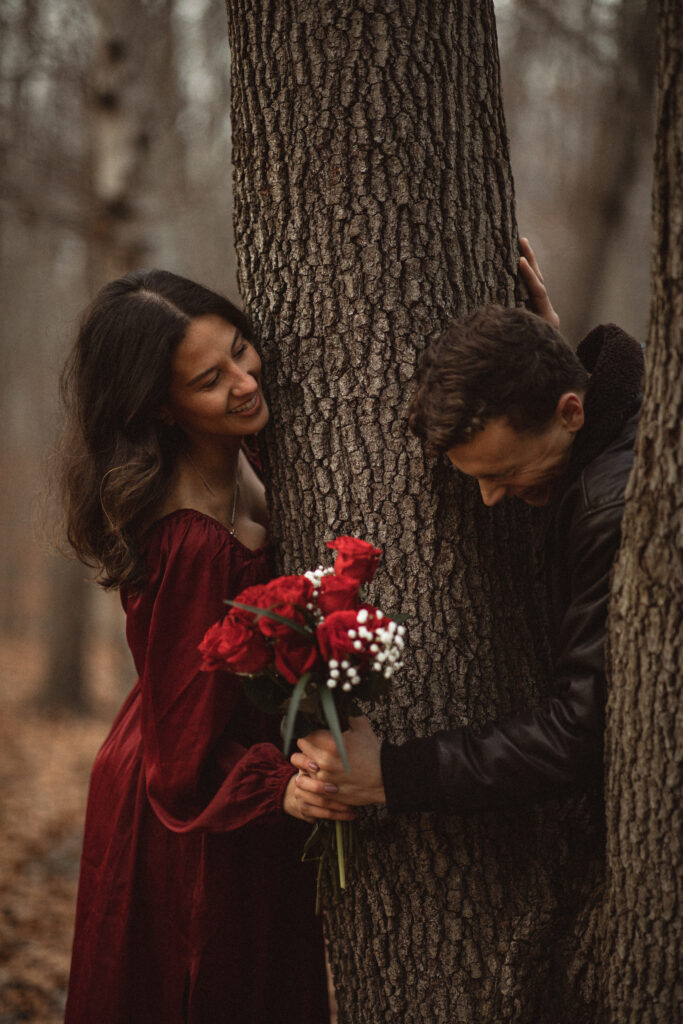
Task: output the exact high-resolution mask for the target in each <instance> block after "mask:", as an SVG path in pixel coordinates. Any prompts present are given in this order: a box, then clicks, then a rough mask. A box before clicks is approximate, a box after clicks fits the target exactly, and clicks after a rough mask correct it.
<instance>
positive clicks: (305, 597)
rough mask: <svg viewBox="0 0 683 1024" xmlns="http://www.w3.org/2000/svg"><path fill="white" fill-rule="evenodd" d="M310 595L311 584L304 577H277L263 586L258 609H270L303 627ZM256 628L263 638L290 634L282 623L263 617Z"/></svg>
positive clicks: (311, 591) (288, 629)
mask: <svg viewBox="0 0 683 1024" xmlns="http://www.w3.org/2000/svg"><path fill="white" fill-rule="evenodd" d="M312 594H313V584H312V583H311V581H310V580H309V579H308V578H307V577H306V576H278V577H277V579H274V580H271V581H270V583H266V584H265V586H264V593H263V594H262V595H261V599H260V601H259V607H260V608H272V610H273V611H274V612H275V613H276V614H277V615H282V616H284V618H286V619H293V621H294V622H297V623H298V624H299V625H301V626H303V625H305V622H306V605H307V604H308V603H309V601H310V600H311V596H312ZM238 600H239V599H238ZM246 603H248V602H245V604H246ZM258 627H259V629H260V630H261V632H262V633H263V635H264V636H267V637H271V638H277V637H288V636H290V635H291V633H292V630H291V629H290V627H289V626H286V625H285V624H284V623H282V622H275V621H273V619H267V618H265V617H263V618H260V619H259V620H258ZM296 635H297V636H298V634H296ZM302 639H303V637H302Z"/></svg>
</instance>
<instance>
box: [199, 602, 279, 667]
mask: <svg viewBox="0 0 683 1024" xmlns="http://www.w3.org/2000/svg"><path fill="white" fill-rule="evenodd" d="M199 650H200V651H201V653H202V655H203V667H204V668H206V669H209V670H210V669H216V668H218V669H225V670H227V671H229V672H237V673H239V674H240V675H256V674H257V673H258V672H262V671H263V670H264V669H265V668H266V666H267V665H269V664H270V662H271V661H272V660H273V656H272V653H271V651H270V649H269V648H268V645H267V644H266V642H265V640H264V639H263V637H262V636H261V634H260V633H259V632H258V630H257V629H256V628H255V624H254V620H253V616H250V615H249V613H245V612H241V613H238V610H237V609H235V610H233V611H232V612H230V614H229V615H226V617H225V618H224V619H222V620H221V621H220V622H217V623H216V624H215V625H213V626H212V627H211V629H209V630H207V632H206V633H205V635H204V639H203V640H202V642H201V644H200V645H199Z"/></svg>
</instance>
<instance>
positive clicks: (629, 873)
mask: <svg viewBox="0 0 683 1024" xmlns="http://www.w3.org/2000/svg"><path fill="white" fill-rule="evenodd" d="M659 35H660V43H659V45H660V54H659V83H658V126H657V147H656V154H655V186H654V195H653V219H654V246H653V262H652V304H651V309H650V330H649V340H648V346H647V358H646V383H645V394H644V401H643V411H642V414H641V420H640V426H639V432H638V439H637V444H636V460H635V465H634V469H633V474H632V477H631V480H630V483H629V491H628V495H627V505H626V511H625V514H624V525H623V540H622V546H621V551H620V554H619V560H618V563H617V567H616V570H615V579H614V588H613V596H612V607H611V613H610V624H609V630H610V633H609V635H610V650H611V657H610V662H611V686H610V697H609V702H608V708H607V734H606V761H607V776H606V804H607V890H606V892H607V895H606V908H605V909H606V922H607V925H606V948H605V962H606V972H607V978H606V990H607V998H608V1005H609V1014H610V1016H609V1020H610V1022H611V1024H636V1022H637V1024H669V1022H671V1021H674V1020H680V1019H681V1016H682V1015H683V988H682V987H681V978H682V977H683V953H682V949H683V923H682V920H681V906H682V905H683V850H682V837H683V815H682V814H681V785H682V783H683V743H682V740H681V737H682V736H683V729H682V728H681V724H682V723H681V710H680V709H681V680H682V679H683V591H682V590H681V580H683V543H682V530H683V515H682V512H681V480H682V479H683V426H682V424H683V339H682V336H681V323H682V314H683V288H682V281H683V263H682V254H683V178H682V175H681V170H682V168H683V51H682V47H681V40H683V10H682V9H681V6H680V4H677V3H676V2H675V0H662V3H661V4H660V26H659Z"/></svg>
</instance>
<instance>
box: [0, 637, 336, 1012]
mask: <svg viewBox="0 0 683 1024" xmlns="http://www.w3.org/2000/svg"><path fill="white" fill-rule="evenodd" d="M111 664H112V659H111V658H108V657H107V655H106V653H105V652H101V654H100V656H99V657H95V658H93V659H91V667H90V672H89V675H90V683H91V690H92V692H91V693H90V694H89V697H90V699H91V702H92V703H93V705H94V708H95V711H94V713H93V714H90V715H67V714H59V715H56V714H48V713H46V712H45V711H41V710H40V709H39V707H38V706H37V696H38V693H39V688H40V679H41V677H42V672H43V668H44V666H43V661H42V658H41V656H40V654H39V653H38V652H37V650H36V645H35V644H34V645H30V644H28V643H20V642H9V641H5V640H3V641H2V644H1V646H0V1024H19V1022H24V1021H30V1022H32V1024H62V1021H63V1019H64V1004H65V1001H66V987H67V982H68V977H69V961H70V956H71V941H72V937H73V926H74V912H75V906H76V889H77V884H78V869H79V861H80V852H81V843H82V839H83V821H84V816H85V803H86V797H87V791H88V781H89V778H90V769H91V767H92V762H93V760H94V758H95V754H96V753H97V751H98V749H99V747H100V744H101V743H102V741H103V740H104V737H105V736H106V734H107V732H108V730H109V726H110V724H111V722H112V721H113V719H114V715H115V713H116V710H117V708H118V705H119V704H120V703H121V702H122V700H123V696H124V690H123V689H121V686H120V683H119V691H118V692H116V682H115V681H114V679H113V675H114V673H112V670H111ZM118 664H119V668H120V667H121V663H120V661H119V663H118ZM328 980H329V979H328ZM330 1001H331V1017H330V1024H335V1022H336V1007H335V1006H334V995H333V989H332V986H331V981H330Z"/></svg>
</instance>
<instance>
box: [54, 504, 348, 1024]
mask: <svg viewBox="0 0 683 1024" xmlns="http://www.w3.org/2000/svg"><path fill="white" fill-rule="evenodd" d="M147 563H148V569H149V580H148V583H147V585H146V586H145V589H144V590H143V592H142V593H139V594H131V595H124V599H123V601H124V607H125V609H126V615H127V627H126V628H127V636H128V643H129V645H130V649H131V651H132V653H133V658H134V660H135V665H136V668H137V671H138V674H139V679H138V682H137V683H136V685H135V687H134V688H133V690H132V692H131V694H130V695H129V697H128V699H127V700H126V702H125V704H124V706H123V708H122V709H121V711H120V713H119V715H118V718H117V719H116V721H115V723H114V725H113V727H112V730H111V732H110V734H109V736H108V738H107V740H106V741H105V743H104V745H103V747H102V749H101V751H100V753H99V754H98V756H97V759H96V761H95V766H94V769H93V773H92V779H91V784H90V795H89V799H88V811H87V816H86V825H85V840H84V847H83V859H82V863H81V877H80V885H79V892H78V907H77V914H76V933H75V938H74V948H73V958H72V966H71V978H70V982H69V996H68V1001H67V1010H66V1024H183V1022H184V1021H188V1022H189V1024H223V1022H225V1024H323V1022H325V1021H327V1020H328V1011H327V998H326V991H325V972H324V965H323V946H322V936H321V930H320V925H319V922H318V921H317V919H316V918H315V917H314V915H313V904H314V879H313V877H312V875H311V871H310V865H308V864H305V865H302V864H301V863H300V855H301V849H302V846H303V842H304V841H305V838H306V836H307V834H308V826H306V825H303V823H300V822H296V821H294V820H293V819H291V818H288V817H287V816H286V815H284V813H283V811H282V799H283V795H284V790H285V787H286V785H287V782H288V781H289V779H290V777H291V775H292V774H293V769H292V767H291V765H289V763H288V762H287V761H286V760H285V759H284V757H283V756H282V754H281V752H280V750H279V748H278V747H277V746H276V745H275V744H276V743H277V741H278V722H277V720H276V719H274V718H266V717H265V716H262V715H261V714H260V713H259V712H258V711H256V709H255V708H254V707H253V706H252V705H251V704H250V703H249V702H248V701H247V700H246V698H245V697H244V696H243V694H242V689H241V685H240V683H239V680H237V679H236V678H235V677H232V676H229V675H227V674H226V673H222V672H203V671H202V670H201V668H200V664H201V658H200V655H199V653H198V651H197V645H198V644H199V642H200V641H201V639H202V636H203V635H204V632H205V630H206V629H207V628H208V627H209V626H210V625H212V624H213V623H214V622H215V621H216V620H217V619H219V618H220V617H221V616H222V615H224V614H225V613H226V607H225V605H224V604H223V599H224V598H226V597H234V596H235V595H236V594H237V593H238V592H239V591H240V590H242V589H243V588H244V587H247V586H250V585H252V584H254V583H260V582H263V581H264V580H266V579H268V578H269V566H268V552H267V549H266V548H261V549H259V550H257V551H251V550H250V549H249V548H246V547H244V546H243V545H242V544H241V543H240V542H239V540H237V539H236V538H233V537H231V536H230V534H229V532H228V531H227V530H226V529H225V528H224V527H223V526H222V525H221V524H220V523H218V522H217V521H215V520H213V519H210V518H209V517H207V516H204V515H202V514H201V513H199V512H194V511H191V510H182V511H179V512H174V513H172V514H171V515H170V516H166V517H165V518H164V519H162V520H160V521H159V522H158V523H156V524H155V525H154V526H153V527H152V529H151V531H150V534H149V536H148V540H147Z"/></svg>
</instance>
